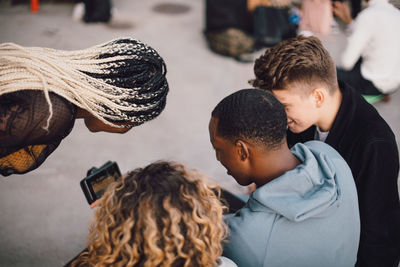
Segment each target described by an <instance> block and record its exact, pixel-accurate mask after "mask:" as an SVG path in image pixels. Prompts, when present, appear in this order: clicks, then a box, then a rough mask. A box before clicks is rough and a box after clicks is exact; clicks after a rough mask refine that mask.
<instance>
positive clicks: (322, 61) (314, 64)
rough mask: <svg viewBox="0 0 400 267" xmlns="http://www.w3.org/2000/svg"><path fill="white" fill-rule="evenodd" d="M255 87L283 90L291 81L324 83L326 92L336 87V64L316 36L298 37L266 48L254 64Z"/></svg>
mask: <svg viewBox="0 0 400 267" xmlns="http://www.w3.org/2000/svg"><path fill="white" fill-rule="evenodd" d="M254 74H255V76H256V79H254V80H251V81H250V84H252V85H253V86H254V87H256V88H260V89H266V90H279V89H284V88H285V86H287V85H288V84H290V83H293V82H299V83H305V84H308V85H312V84H315V83H323V84H325V85H326V86H327V87H328V90H329V92H334V91H335V90H336V89H337V88H338V82H337V76H336V68H335V63H334V62H333V60H332V58H331V56H330V55H329V52H328V51H327V50H326V49H325V48H324V47H323V45H322V43H321V41H320V40H319V39H318V38H316V37H304V36H297V37H294V38H290V39H287V40H285V41H282V42H280V43H279V44H277V45H275V46H274V47H272V48H270V49H268V50H267V51H265V53H264V54H263V55H262V56H260V57H259V58H258V59H257V60H256V62H255V64H254Z"/></svg>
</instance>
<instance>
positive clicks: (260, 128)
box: [211, 89, 287, 149]
mask: <svg viewBox="0 0 400 267" xmlns="http://www.w3.org/2000/svg"><path fill="white" fill-rule="evenodd" d="M211 115H212V117H214V118H218V125H217V134H218V136H221V137H223V138H227V139H230V140H232V141H235V140H237V139H245V140H249V141H252V142H254V143H257V144H260V145H264V146H265V147H266V148H268V149H274V148H277V147H279V146H281V144H282V142H283V141H284V140H286V139H285V137H286V128H287V117H286V112H285V109H284V107H283V105H282V104H281V103H280V102H279V101H278V100H277V99H276V98H275V97H274V96H273V95H272V94H271V93H269V92H268V91H265V90H261V89H242V90H239V91H237V92H235V93H233V94H231V95H229V96H227V97H225V98H224V99H222V100H221V102H219V103H218V105H217V106H216V107H215V108H214V110H213V111H212V114H211Z"/></svg>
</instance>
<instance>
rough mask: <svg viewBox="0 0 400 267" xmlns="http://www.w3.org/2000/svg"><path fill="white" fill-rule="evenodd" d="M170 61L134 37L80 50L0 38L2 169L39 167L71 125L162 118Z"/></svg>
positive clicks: (99, 127)
mask: <svg viewBox="0 0 400 267" xmlns="http://www.w3.org/2000/svg"><path fill="white" fill-rule="evenodd" d="M165 74H166V67H165V63H164V60H163V59H162V58H161V57H160V56H159V55H158V54H157V52H156V51H155V50H154V49H152V48H151V47H149V46H147V45H145V44H143V43H141V42H140V41H137V40H134V39H116V40H113V41H110V42H108V43H105V44H102V45H97V46H94V47H91V48H88V49H85V50H80V51H60V50H53V49H49V48H38V47H21V46H19V45H16V44H12V43H4V44H0V174H2V175H4V176H8V175H11V174H23V173H27V172H29V171H32V170H34V169H36V168H37V167H39V166H40V165H41V164H42V163H43V162H44V161H45V160H46V158H47V157H48V156H49V155H50V154H51V153H52V152H53V151H54V150H55V149H56V148H57V147H58V145H59V144H60V143H61V141H62V140H63V139H64V138H65V137H66V136H67V135H68V134H69V133H70V132H71V130H72V128H73V126H74V122H75V119H79V118H82V119H84V120H85V124H86V126H87V128H88V129H89V130H90V131H92V132H98V131H106V132H112V133H125V132H127V131H128V130H129V129H131V128H132V127H134V126H138V125H140V124H142V123H144V122H146V121H149V120H152V119H154V118H155V117H157V116H158V115H159V114H160V113H161V112H162V111H163V109H164V107H165V104H166V97H167V93H168V83H167V80H166V77H165Z"/></svg>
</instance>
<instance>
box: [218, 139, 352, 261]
mask: <svg viewBox="0 0 400 267" xmlns="http://www.w3.org/2000/svg"><path fill="white" fill-rule="evenodd" d="M291 151H292V153H293V154H294V155H295V156H296V157H297V158H298V159H299V160H300V161H301V162H302V163H301V164H300V165H298V166H297V167H296V168H295V169H293V170H290V171H288V172H286V173H284V174H283V175H282V176H280V177H278V178H276V179H274V180H272V181H271V182H269V183H267V184H265V185H263V186H261V187H260V188H258V189H257V190H256V191H254V192H253V194H252V195H251V196H250V198H249V201H248V202H247V204H246V205H245V206H244V207H243V208H242V209H240V210H239V211H238V212H237V213H236V214H232V215H228V216H227V217H226V221H227V223H228V225H229V237H228V240H227V243H225V244H224V253H223V255H224V256H226V257H228V258H230V259H232V260H233V261H234V262H235V263H236V264H238V266H239V267H241V266H243V267H256V266H272V267H274V266H282V267H291V266H295V267H301V266H304V267H313V266H318V267H329V266H335V267H346V266H354V264H355V262H356V258H357V249H358V242H359V237H360V219H359V210H358V201H357V191H356V188H355V185H354V180H353V176H352V174H351V171H350V168H349V167H348V165H347V164H346V162H345V161H344V159H343V158H342V157H341V156H340V155H339V153H338V152H336V151H335V150H334V149H333V148H332V147H330V146H329V145H327V144H325V143H323V142H319V141H310V142H307V143H305V144H300V143H299V144H296V145H295V146H293V148H292V149H291Z"/></svg>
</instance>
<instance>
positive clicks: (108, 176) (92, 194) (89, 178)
mask: <svg viewBox="0 0 400 267" xmlns="http://www.w3.org/2000/svg"><path fill="white" fill-rule="evenodd" d="M120 177H121V172H120V170H119V167H118V164H117V163H116V162H113V161H107V162H106V163H105V164H103V166H101V167H99V168H96V167H93V168H91V169H89V170H88V171H87V174H86V177H85V178H83V179H82V181H81V182H80V184H81V188H82V191H83V193H84V195H85V197H86V200H87V202H88V203H89V205H90V204H92V203H93V202H95V201H96V200H97V199H99V198H101V196H102V195H103V194H104V192H105V191H106V189H107V187H108V186H109V185H110V184H111V183H112V182H114V181H117V180H118V179H119V178H120Z"/></svg>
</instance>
